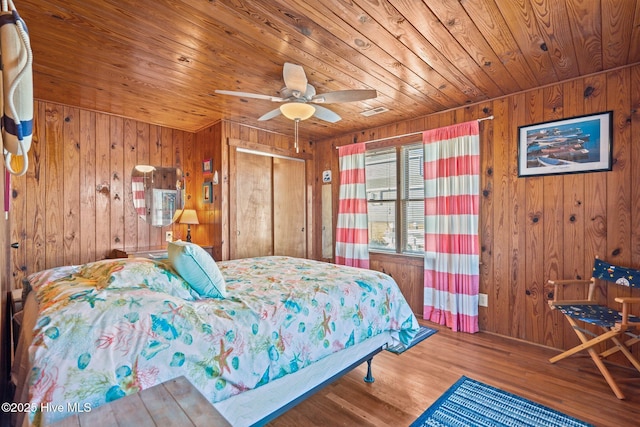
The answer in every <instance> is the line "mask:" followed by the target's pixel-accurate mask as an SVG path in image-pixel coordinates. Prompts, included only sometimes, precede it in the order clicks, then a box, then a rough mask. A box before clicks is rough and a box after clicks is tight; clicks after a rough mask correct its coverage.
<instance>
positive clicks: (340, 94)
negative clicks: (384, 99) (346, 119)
mask: <svg viewBox="0 0 640 427" xmlns="http://www.w3.org/2000/svg"><path fill="white" fill-rule="evenodd" d="M377 96H378V92H377V91H376V90H374V89H354V90H337V91H335V92H326V93H321V94H320V95H316V96H314V97H313V98H311V102H315V103H318V104H332V103H337V102H353V101H364V100H366V99H373V98H375V97H377Z"/></svg>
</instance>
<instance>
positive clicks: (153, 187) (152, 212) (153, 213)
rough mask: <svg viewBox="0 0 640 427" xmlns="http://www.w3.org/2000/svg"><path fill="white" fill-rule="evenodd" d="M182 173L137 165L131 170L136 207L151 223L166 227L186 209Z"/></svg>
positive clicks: (132, 191) (144, 218)
mask: <svg viewBox="0 0 640 427" xmlns="http://www.w3.org/2000/svg"><path fill="white" fill-rule="evenodd" d="M182 189H183V183H182V171H180V169H177V168H165V167H158V166H151V165H137V166H135V167H134V168H133V170H132V171H131V194H132V195H133V207H134V209H135V210H136V212H137V213H138V216H139V217H140V218H142V219H143V220H145V221H146V222H147V223H148V224H150V225H153V226H156V227H163V226H166V225H169V224H171V223H172V222H173V214H174V213H175V211H176V209H182V208H183V205H182Z"/></svg>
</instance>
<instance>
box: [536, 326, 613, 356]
mask: <svg viewBox="0 0 640 427" xmlns="http://www.w3.org/2000/svg"><path fill="white" fill-rule="evenodd" d="M567 320H568V321H569V323H570V324H571V326H572V327H573V331H574V332H575V333H576V335H577V336H578V338H579V339H580V342H582V344H580V345H577V346H575V347H573V348H570V349H569V350H567V351H565V352H563V353H560V354H559V355H557V356H554V357H552V358H551V359H549V362H551V363H556V362H557V361H559V360H562V359H565V358H567V357H569V356H572V355H574V354H576V353H579V352H581V351H582V350H589V349H592V348H593V347H594V346H596V345H598V344H600V343H602V342H605V341H607V340H610V339H611V338H612V337H615V336H616V335H617V334H618V333H617V332H613V331H609V332H607V333H604V334H602V335H599V336H597V337H596V338H592V339H589V338H587V337H586V335H585V334H584V333H583V332H582V331H581V330H580V327H579V326H578V324H577V323H576V322H575V321H574V320H573V319H571V318H568V319H567ZM605 330H607V329H605ZM596 354H597V353H596Z"/></svg>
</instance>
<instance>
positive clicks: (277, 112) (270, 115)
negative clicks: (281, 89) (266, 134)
mask: <svg viewBox="0 0 640 427" xmlns="http://www.w3.org/2000/svg"><path fill="white" fill-rule="evenodd" d="M280 114H282V113H281V112H280V108H276V109H275V110H271V111H269V112H268V113H266V114H263V115H262V116H261V117H260V118H259V119H258V120H259V121H261V122H263V121H265V120H271V119H273V118H274V117H278V116H279V115H280Z"/></svg>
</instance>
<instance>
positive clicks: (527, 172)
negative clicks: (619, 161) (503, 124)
mask: <svg viewBox="0 0 640 427" xmlns="http://www.w3.org/2000/svg"><path fill="white" fill-rule="evenodd" d="M612 121H613V112H612V111H606V112H602V113H597V114H588V115H584V116H577V117H572V118H569V119H564V120H554V121H548V122H542V123H536V124H532V125H526V126H520V127H518V177H529V176H541V175H559V174H568V173H586V172H602V171H610V170H611V168H612V164H613V163H612V137H613V129H612Z"/></svg>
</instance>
